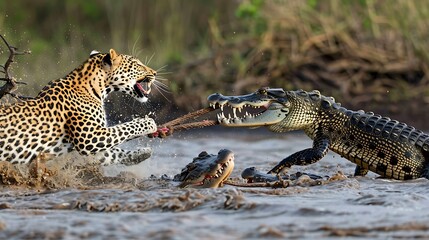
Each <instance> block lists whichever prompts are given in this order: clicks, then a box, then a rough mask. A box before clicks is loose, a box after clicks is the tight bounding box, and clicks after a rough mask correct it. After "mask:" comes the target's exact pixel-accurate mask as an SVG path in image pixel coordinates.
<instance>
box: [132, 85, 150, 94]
mask: <svg viewBox="0 0 429 240" xmlns="http://www.w3.org/2000/svg"><path fill="white" fill-rule="evenodd" d="M134 88H136V89H135V90H136V92H137V94H138V95H139V97H144V95H148V94H149V93H150V89H149V90H145V89H144V88H143V86H142V85H141V84H140V83H138V82H137V83H136V85H134Z"/></svg>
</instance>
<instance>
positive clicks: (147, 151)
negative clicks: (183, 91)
mask: <svg viewBox="0 0 429 240" xmlns="http://www.w3.org/2000/svg"><path fill="white" fill-rule="evenodd" d="M156 74H157V72H156V71H155V70H153V69H152V68H150V67H148V66H146V65H145V64H143V63H142V62H141V61H140V60H139V59H137V58H135V57H133V56H130V55H126V54H120V53H117V52H116V51H115V50H114V49H110V51H109V52H108V53H100V52H98V51H93V52H91V54H90V56H89V58H88V59H87V60H86V61H84V63H83V64H81V65H80V66H79V67H77V68H76V69H74V70H73V71H71V72H70V73H69V74H68V75H66V76H65V77H63V78H59V79H56V80H53V81H50V82H49V83H48V84H47V85H46V86H45V87H43V88H42V90H41V91H40V92H39V93H38V94H37V95H36V97H34V98H33V99H29V100H26V101H18V102H15V103H11V104H2V105H1V106H0V161H7V162H10V163H12V164H25V163H30V162H31V161H33V160H34V159H36V158H37V157H38V156H40V155H41V154H44V155H47V156H50V157H51V158H55V157H57V156H60V155H63V154H65V153H69V152H71V151H77V152H78V153H79V154H81V155H93V156H94V158H95V159H96V161H97V162H98V163H99V164H101V165H111V164H124V165H134V164H138V163H140V162H142V161H143V160H145V159H147V158H149V157H150V156H151V154H152V150H151V148H150V147H141V148H137V149H134V150H125V149H123V148H121V147H120V146H119V145H120V144H121V143H123V142H126V141H129V140H131V139H135V138H138V137H142V136H146V135H147V134H149V133H153V132H156V131H157V125H156V123H155V121H154V119H153V118H151V117H149V116H148V115H146V116H144V117H136V118H133V119H132V120H131V121H128V122H124V123H119V124H116V125H113V126H110V125H111V124H109V125H108V124H107V121H106V111H105V108H104V101H105V99H106V97H107V96H108V95H109V94H110V93H112V92H122V93H125V94H128V95H130V96H132V97H133V98H135V99H136V100H137V101H138V102H141V103H146V102H147V101H148V99H149V94H150V93H151V89H152V86H153V85H152V84H153V83H154V81H156Z"/></svg>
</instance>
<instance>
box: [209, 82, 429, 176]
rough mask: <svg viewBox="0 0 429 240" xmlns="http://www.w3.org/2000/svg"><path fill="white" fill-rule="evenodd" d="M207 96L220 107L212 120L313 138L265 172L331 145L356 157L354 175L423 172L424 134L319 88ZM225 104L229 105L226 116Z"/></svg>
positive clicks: (317, 155) (426, 160)
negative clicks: (345, 103) (340, 100)
mask: <svg viewBox="0 0 429 240" xmlns="http://www.w3.org/2000/svg"><path fill="white" fill-rule="evenodd" d="M208 102H209V104H210V106H212V107H214V108H220V109H222V112H221V113H219V114H218V121H219V123H220V124H221V125H223V126H227V127H260V126H266V127H268V128H269V129H270V130H271V131H274V132H288V131H292V130H304V132H305V133H306V134H307V135H308V136H309V137H310V138H311V139H313V146H312V147H311V148H308V149H304V150H301V151H298V152H296V153H294V154H292V155H290V156H288V157H286V158H285V159H283V160H282V161H281V162H280V163H279V164H277V165H276V166H275V167H274V168H273V169H271V170H270V171H269V172H268V173H276V174H278V173H280V172H282V171H284V170H286V169H288V168H290V167H291V166H293V165H307V164H312V163H315V162H317V161H319V160H320V159H322V158H323V157H324V156H325V155H326V153H327V152H328V149H331V150H332V151H334V152H336V153H338V154H339V155H341V156H342V157H344V158H347V159H348V160H350V161H352V162H353V163H356V165H357V166H356V170H355V175H361V176H364V175H366V174H367V173H368V170H370V171H372V172H375V173H377V174H379V175H381V176H382V177H386V178H393V179H400V180H407V179H415V178H419V177H425V178H429V171H428V168H429V167H428V164H429V135H428V134H426V133H424V132H422V131H420V130H417V129H415V128H414V127H411V126H408V125H407V124H405V123H401V122H398V121H396V120H391V119H390V118H387V117H382V116H380V115H376V114H374V113H372V112H364V111H362V110H360V111H352V110H348V109H346V108H344V107H341V105H340V104H339V103H337V102H335V100H334V98H332V97H325V96H323V95H321V94H320V92H319V91H311V92H306V91H303V90H298V91H284V90H283V89H281V88H273V89H270V88H261V89H259V90H258V91H256V92H254V93H251V94H247V95H242V96H224V95H222V94H219V93H215V94H212V95H210V96H209V97H208ZM226 106H227V107H231V108H232V110H231V112H230V113H229V114H227V115H228V116H227V117H226V116H225V112H226V111H227V110H226V109H225V112H224V108H225V107H226ZM248 108H250V110H248ZM257 110H259V111H258V112H256V111H257ZM231 114H232V116H231Z"/></svg>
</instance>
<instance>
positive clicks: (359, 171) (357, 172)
mask: <svg viewBox="0 0 429 240" xmlns="http://www.w3.org/2000/svg"><path fill="white" fill-rule="evenodd" d="M368 171H369V170H368V168H363V167H361V166H356V168H355V176H365V175H366V174H367V173H368Z"/></svg>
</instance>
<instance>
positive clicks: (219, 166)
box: [173, 149, 234, 188]
mask: <svg viewBox="0 0 429 240" xmlns="http://www.w3.org/2000/svg"><path fill="white" fill-rule="evenodd" d="M233 169H234V153H233V152H232V151H230V150H227V149H222V150H220V151H219V152H218V154H217V155H214V154H208V153H207V152H205V151H204V152H201V153H200V154H199V155H198V157H196V158H194V159H193V161H192V162H191V163H189V164H188V165H186V167H185V168H183V169H182V172H181V173H180V174H177V175H175V176H174V179H173V180H174V181H180V182H182V183H181V184H180V185H179V187H182V188H185V187H197V188H217V187H221V186H222V184H223V182H224V181H225V180H226V179H227V178H228V177H229V175H231V172H232V170H233Z"/></svg>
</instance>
